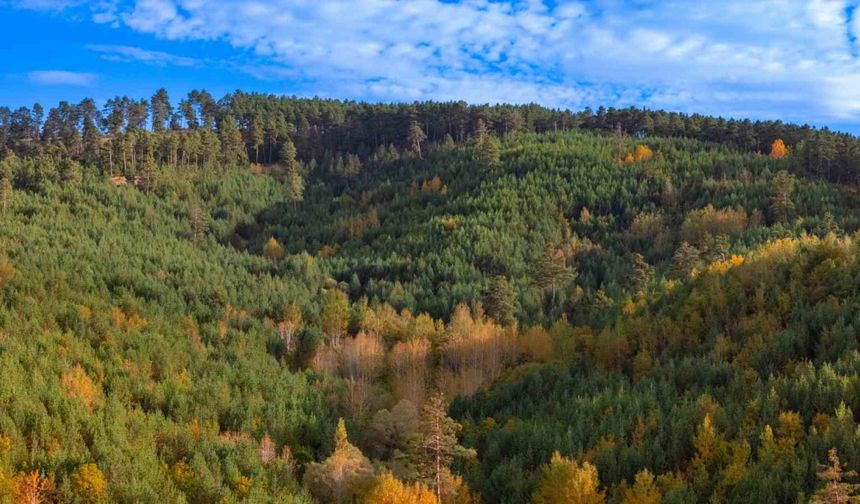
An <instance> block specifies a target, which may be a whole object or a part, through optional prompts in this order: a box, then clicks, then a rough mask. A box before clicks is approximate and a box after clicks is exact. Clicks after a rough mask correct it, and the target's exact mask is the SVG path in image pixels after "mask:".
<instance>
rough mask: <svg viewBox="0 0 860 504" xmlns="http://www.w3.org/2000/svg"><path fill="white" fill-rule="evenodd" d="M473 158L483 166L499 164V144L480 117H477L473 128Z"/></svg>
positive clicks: (488, 166)
mask: <svg viewBox="0 0 860 504" xmlns="http://www.w3.org/2000/svg"><path fill="white" fill-rule="evenodd" d="M472 156H473V159H474V160H475V162H477V163H478V165H479V166H481V167H483V168H493V167H495V166H497V165H498V164H499V144H498V141H497V140H496V139H495V138H493V137H492V135H490V132H489V131H488V130H487V125H486V123H485V122H484V121H483V120H482V119H478V124H477V126H476V128H475V145H474V148H473V154H472Z"/></svg>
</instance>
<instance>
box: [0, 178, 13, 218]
mask: <svg viewBox="0 0 860 504" xmlns="http://www.w3.org/2000/svg"><path fill="white" fill-rule="evenodd" d="M11 178H12V177H11V175H9V174H2V176H0V204H2V205H3V211H4V212H5V211H6V208H7V207H8V206H9V198H10V197H12V191H13V189H12V180H11Z"/></svg>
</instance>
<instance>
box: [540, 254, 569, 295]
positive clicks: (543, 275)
mask: <svg viewBox="0 0 860 504" xmlns="http://www.w3.org/2000/svg"><path fill="white" fill-rule="evenodd" d="M575 278H576V270H575V269H574V268H571V267H569V266H568V265H567V261H566V260H565V257H564V254H563V253H562V251H561V250H558V251H554V250H553V249H552V247H547V249H546V251H545V252H544V254H543V255H542V256H541V258H540V259H539V260H538V262H537V264H536V265H535V268H534V273H533V280H534V283H535V284H536V285H537V286H538V287H540V288H541V289H544V290H547V289H549V290H550V291H551V293H552V300H553V301H555V292H556V288H557V286H559V285H565V284H567V283H568V282H571V281H573V280H574V279H575Z"/></svg>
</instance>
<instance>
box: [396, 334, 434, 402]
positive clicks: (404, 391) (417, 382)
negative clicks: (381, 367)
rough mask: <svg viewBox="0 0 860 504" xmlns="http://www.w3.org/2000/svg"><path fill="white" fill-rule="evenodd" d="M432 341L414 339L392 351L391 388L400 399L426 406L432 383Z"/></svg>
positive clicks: (421, 338)
mask: <svg viewBox="0 0 860 504" xmlns="http://www.w3.org/2000/svg"><path fill="white" fill-rule="evenodd" d="M430 350H431V348H430V341H428V340H427V338H423V337H414V338H412V339H410V340H408V341H402V342H400V343H397V344H395V345H394V347H393V348H392V349H391V354H390V360H391V388H392V390H393V392H394V395H395V396H396V397H397V398H398V399H407V400H409V401H411V402H412V404H419V405H420V404H424V398H425V395H426V391H427V386H428V385H429V382H430V376H431V370H430Z"/></svg>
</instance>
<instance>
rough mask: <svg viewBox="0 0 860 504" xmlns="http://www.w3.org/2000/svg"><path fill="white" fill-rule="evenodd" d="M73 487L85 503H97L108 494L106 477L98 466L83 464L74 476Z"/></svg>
mask: <svg viewBox="0 0 860 504" xmlns="http://www.w3.org/2000/svg"><path fill="white" fill-rule="evenodd" d="M72 487H73V488H74V489H75V493H76V494H77V495H78V497H80V498H81V500H83V501H84V502H97V501H98V500H99V499H101V498H102V497H104V495H105V493H106V492H107V483H106V482H105V475H104V473H103V472H102V471H101V469H99V466H97V465H96V464H83V465H82V466H80V467H78V468H77V469H76V470H75V472H74V473H73V474H72Z"/></svg>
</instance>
